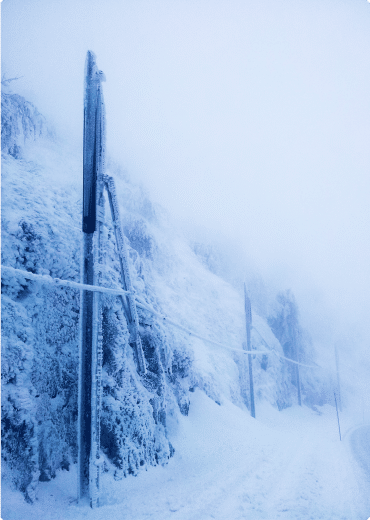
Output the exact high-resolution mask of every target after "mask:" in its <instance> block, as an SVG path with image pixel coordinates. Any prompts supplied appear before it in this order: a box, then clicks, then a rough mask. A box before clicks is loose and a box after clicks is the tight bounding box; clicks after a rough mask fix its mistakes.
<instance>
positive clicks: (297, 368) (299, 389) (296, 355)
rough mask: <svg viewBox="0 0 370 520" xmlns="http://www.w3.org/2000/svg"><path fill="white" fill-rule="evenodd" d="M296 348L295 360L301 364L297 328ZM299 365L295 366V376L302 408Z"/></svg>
mask: <svg viewBox="0 0 370 520" xmlns="http://www.w3.org/2000/svg"><path fill="white" fill-rule="evenodd" d="M294 348H295V360H296V361H297V363H299V351H298V333H297V328H295V329H294ZM297 363H294V366H295V376H296V381H297V393H298V404H299V406H302V399H301V380H300V377H299V365H298V364H297Z"/></svg>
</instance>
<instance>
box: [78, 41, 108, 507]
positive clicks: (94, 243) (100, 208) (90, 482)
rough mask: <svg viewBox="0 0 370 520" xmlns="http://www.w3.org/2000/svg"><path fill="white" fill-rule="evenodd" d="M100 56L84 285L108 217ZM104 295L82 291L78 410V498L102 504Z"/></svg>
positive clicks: (87, 185) (91, 106)
mask: <svg viewBox="0 0 370 520" xmlns="http://www.w3.org/2000/svg"><path fill="white" fill-rule="evenodd" d="M103 79H104V76H103V74H102V72H101V71H99V70H98V68H97V65H96V61H95V55H94V54H93V53H92V52H91V51H88V53H87V57H86V65H85V98H84V135H83V210H82V230H83V262H82V275H81V278H82V279H81V282H82V283H84V284H87V285H100V283H99V282H100V270H96V269H94V263H95V264H96V263H99V262H101V252H100V225H101V220H102V219H103V218H104V217H103V215H104V200H103V187H104V185H103V167H104V102H103V96H102V87H101V81H102V80H103ZM100 314H101V308H100V293H98V292H92V291H81V310H80V373H79V402H78V405H79V408H78V498H79V500H86V501H88V502H89V503H90V505H91V507H95V506H97V505H99V497H98V492H99V457H100V407H101V403H100V386H101V364H102V345H101V341H102V335H101V316H100Z"/></svg>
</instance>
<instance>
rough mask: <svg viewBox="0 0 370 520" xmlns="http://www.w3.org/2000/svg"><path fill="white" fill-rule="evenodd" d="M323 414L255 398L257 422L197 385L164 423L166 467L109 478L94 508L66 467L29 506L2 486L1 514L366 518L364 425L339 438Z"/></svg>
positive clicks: (188, 519) (137, 519) (327, 410)
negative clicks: (169, 455) (79, 499)
mask: <svg viewBox="0 0 370 520" xmlns="http://www.w3.org/2000/svg"><path fill="white" fill-rule="evenodd" d="M321 412H322V413H321V414H319V413H316V412H314V411H312V410H309V409H307V408H305V407H303V408H298V407H294V408H291V409H287V410H284V411H283V412H277V411H276V410H275V409H273V408H272V407H270V406H268V405H261V404H259V405H258V408H257V420H254V419H252V418H251V417H249V416H248V415H247V414H246V413H245V412H244V411H242V410H240V409H239V408H237V407H236V406H234V405H232V404H231V403H229V402H225V403H224V404H222V406H218V405H217V404H216V403H214V402H213V401H211V400H210V399H209V398H208V397H207V396H205V394H203V393H202V392H200V391H196V392H195V393H194V394H193V399H192V403H191V407H190V413H189V417H182V416H181V417H180V418H179V421H175V420H173V421H172V423H170V424H169V430H170V436H171V437H172V441H173V444H174V446H175V448H176V454H175V457H174V458H173V459H172V460H171V461H170V463H169V464H168V465H167V466H166V467H160V468H149V469H148V471H147V472H145V471H144V472H142V473H141V474H140V475H139V476H138V477H136V478H128V479H124V480H122V481H119V482H116V481H114V480H113V479H108V478H107V477H106V480H105V481H104V482H103V496H104V497H105V498H104V499H105V502H106V504H105V505H104V506H103V507H101V508H100V509H99V510H95V511H91V510H89V509H88V508H82V507H79V506H77V505H76V503H75V502H74V501H73V500H74V498H75V486H76V474H75V473H74V472H72V471H70V472H66V471H64V472H62V473H60V474H59V475H58V477H57V478H56V479H55V480H54V481H52V482H49V483H40V491H39V495H38V496H39V500H38V502H37V503H36V504H35V505H33V506H30V505H28V504H25V503H24V502H23V501H22V499H21V498H20V495H19V494H18V493H15V492H12V491H10V490H9V489H8V488H6V489H3V516H2V518H3V520H15V519H17V520H19V519H22V520H23V519H26V518H27V520H33V519H35V520H36V519H37V520H40V518H45V519H46V518H48V519H50V520H54V519H62V518H63V519H72V518H73V519H80V518H86V519H94V520H95V519H96V520H98V519H99V520H103V519H104V520H105V519H106V518H109V519H110V520H114V519H127V520H128V519H130V520H144V519H149V518H150V519H158V520H167V519H171V520H209V519H216V520H226V519H227V520H241V519H248V520H275V519H283V520H293V519H294V520H296V519H300V520H308V519H312V520H319V519H322V520H324V519H325V520H333V519H335V520H362V519H364V520H367V518H368V517H369V516H370V500H369V499H368V498H367V495H370V493H369V489H370V488H369V480H367V478H366V471H368V470H369V458H367V459H366V456H367V457H368V455H369V453H368V451H367V450H368V448H367V446H369V434H370V429H369V428H365V427H362V428H359V429H357V430H354V431H353V432H352V433H351V435H348V436H347V437H348V438H345V439H344V440H343V442H340V441H339V438H338V431H337V425H336V416H335V411H334V410H333V409H332V408H331V407H329V406H327V407H324V408H323V409H322V410H321ZM357 459H358V461H359V462H360V464H359V463H358V461H357Z"/></svg>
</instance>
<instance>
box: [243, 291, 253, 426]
mask: <svg viewBox="0 0 370 520" xmlns="http://www.w3.org/2000/svg"><path fill="white" fill-rule="evenodd" d="M244 305H245V324H246V329H247V350H248V351H251V350H252V349H251V325H252V308H251V301H250V299H249V296H248V293H247V287H246V285H245V283H244ZM248 365H249V389H250V398H251V416H252V417H254V418H255V417H256V410H255V406H254V387H253V371H252V355H251V354H248Z"/></svg>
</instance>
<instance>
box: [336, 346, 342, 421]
mask: <svg viewBox="0 0 370 520" xmlns="http://www.w3.org/2000/svg"><path fill="white" fill-rule="evenodd" d="M334 353H335V366H336V370H337V392H338V407H339V410H340V411H342V396H341V391H340V377H339V356H338V348H337V345H334Z"/></svg>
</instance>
